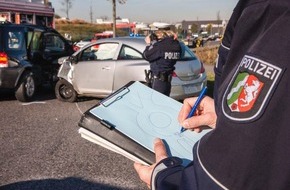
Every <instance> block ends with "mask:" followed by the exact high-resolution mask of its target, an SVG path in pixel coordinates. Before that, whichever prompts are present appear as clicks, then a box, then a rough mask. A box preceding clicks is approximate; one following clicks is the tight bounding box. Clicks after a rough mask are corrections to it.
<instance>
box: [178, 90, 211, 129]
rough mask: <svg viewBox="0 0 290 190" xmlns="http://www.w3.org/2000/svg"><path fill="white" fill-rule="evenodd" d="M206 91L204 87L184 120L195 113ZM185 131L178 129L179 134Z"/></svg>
mask: <svg viewBox="0 0 290 190" xmlns="http://www.w3.org/2000/svg"><path fill="white" fill-rule="evenodd" d="M206 90H207V87H206V86H205V87H204V88H203V89H202V91H201V92H200V94H199V96H198V98H197V100H196V102H195V104H194V105H193V107H192V108H191V111H190V112H189V114H188V116H187V118H186V119H188V118H190V117H192V116H193V114H194V113H195V111H196V109H197V106H198V105H199V104H200V102H201V100H202V98H203V96H204V95H205V93H206ZM185 130H186V129H185V128H184V127H181V129H180V133H182V132H184V131H185Z"/></svg>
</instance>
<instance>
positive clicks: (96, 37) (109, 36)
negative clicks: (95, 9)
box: [74, 31, 113, 51]
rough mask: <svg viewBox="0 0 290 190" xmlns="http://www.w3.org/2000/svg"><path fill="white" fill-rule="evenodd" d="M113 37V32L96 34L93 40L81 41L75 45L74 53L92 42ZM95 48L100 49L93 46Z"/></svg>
mask: <svg viewBox="0 0 290 190" xmlns="http://www.w3.org/2000/svg"><path fill="white" fill-rule="evenodd" d="M112 37H113V32H112V31H105V32H101V33H96V34H95V35H94V36H93V38H91V39H89V40H81V41H79V42H77V43H75V44H74V51H78V50H79V49H81V48H82V47H83V46H85V45H87V44H89V43H91V42H96V41H97V40H99V39H103V38H112ZM93 48H95V49H98V46H93Z"/></svg>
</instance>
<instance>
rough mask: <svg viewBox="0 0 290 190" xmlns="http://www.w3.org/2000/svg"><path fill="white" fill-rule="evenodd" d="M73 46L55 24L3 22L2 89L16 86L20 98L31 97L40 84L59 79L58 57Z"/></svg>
mask: <svg viewBox="0 0 290 190" xmlns="http://www.w3.org/2000/svg"><path fill="white" fill-rule="evenodd" d="M73 52H74V51H73V47H72V45H71V44H69V42H68V41H67V40H66V39H65V38H64V37H63V36H61V34H59V33H58V32H57V31H56V30H54V29H53V28H47V27H42V26H37V25H27V24H20V25H17V24H11V23H2V24H0V90H1V89H12V90H14V91H15V96H16V98H17V100H19V101H21V102H27V101H31V100H32V98H33V96H34V94H35V92H36V89H37V87H39V86H41V85H43V84H52V85H53V84H55V83H56V82H57V80H58V78H57V71H58V68H59V64H58V63H57V60H58V58H60V57H63V56H69V55H71V54H72V53H73Z"/></svg>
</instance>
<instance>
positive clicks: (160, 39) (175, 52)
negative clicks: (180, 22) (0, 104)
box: [143, 30, 181, 96]
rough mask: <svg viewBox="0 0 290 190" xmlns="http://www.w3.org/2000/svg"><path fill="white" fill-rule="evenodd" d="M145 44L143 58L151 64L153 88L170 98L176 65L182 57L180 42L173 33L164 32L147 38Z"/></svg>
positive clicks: (161, 31) (157, 32) (159, 31)
mask: <svg viewBox="0 0 290 190" xmlns="http://www.w3.org/2000/svg"><path fill="white" fill-rule="evenodd" d="M145 42H146V43H147V46H146V48H145V50H144V52H143V57H144V58H145V59H146V60H147V61H149V63H150V71H149V72H150V79H149V80H150V83H151V87H152V88H153V89H154V90H156V91H158V92H160V93H162V94H165V95H167V96H169V95H170V91H171V79H172V72H173V71H174V69H175V67H174V65H175V64H176V61H177V60H178V59H179V58H180V55H181V47H180V45H179V42H178V40H177V39H176V36H175V35H174V33H173V32H172V31H163V30H158V31H156V32H155V33H153V34H151V35H149V36H147V37H146V38H145Z"/></svg>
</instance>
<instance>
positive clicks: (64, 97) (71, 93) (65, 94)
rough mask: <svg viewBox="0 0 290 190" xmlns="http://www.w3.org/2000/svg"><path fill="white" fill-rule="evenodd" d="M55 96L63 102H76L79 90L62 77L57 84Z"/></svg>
mask: <svg viewBox="0 0 290 190" xmlns="http://www.w3.org/2000/svg"><path fill="white" fill-rule="evenodd" d="M55 96H56V98H57V99H58V100H60V101H63V102H75V101H76V100H77V92H76V91H75V90H74V88H73V86H72V85H71V84H70V83H69V82H68V81H66V80H64V79H60V80H59V81H57V83H56V85H55Z"/></svg>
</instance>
